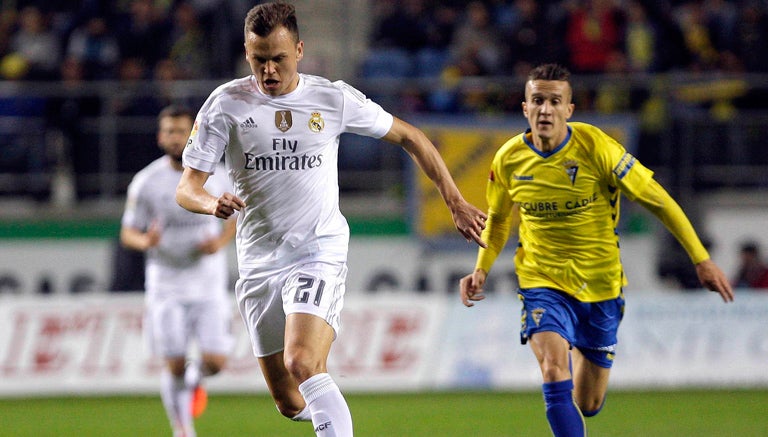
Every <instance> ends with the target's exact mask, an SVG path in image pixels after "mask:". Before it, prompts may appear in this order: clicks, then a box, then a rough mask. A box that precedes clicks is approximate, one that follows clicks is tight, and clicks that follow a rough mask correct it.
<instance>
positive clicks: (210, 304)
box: [120, 106, 236, 437]
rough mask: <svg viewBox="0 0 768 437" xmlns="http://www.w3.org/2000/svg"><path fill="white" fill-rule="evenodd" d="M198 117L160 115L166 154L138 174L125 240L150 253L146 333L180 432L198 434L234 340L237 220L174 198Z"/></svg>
mask: <svg viewBox="0 0 768 437" xmlns="http://www.w3.org/2000/svg"><path fill="white" fill-rule="evenodd" d="M193 120H194V113H193V112H191V111H190V110H188V109H186V108H183V107H178V106H168V107H166V108H164V109H163V110H162V111H161V112H160V114H159V116H158V124H159V126H158V132H157V142H158V145H159V146H160V148H161V149H162V150H163V152H165V155H164V156H162V157H161V158H158V159H157V160H155V161H153V162H152V163H150V164H149V165H148V166H146V167H145V168H144V169H142V170H141V171H139V172H138V173H137V174H136V175H135V176H134V178H133V180H132V182H131V184H130V185H129V187H128V198H127V201H126V207H125V212H124V214H123V218H122V227H121V230H120V241H121V242H122V244H123V245H125V246H126V247H128V248H131V249H134V250H139V251H142V252H146V267H145V268H146V282H145V288H146V294H145V318H144V323H145V326H144V332H145V335H146V337H147V340H148V341H149V344H150V347H151V350H152V352H153V354H156V355H158V356H161V357H162V358H163V359H164V360H165V364H166V365H165V367H164V368H163V371H162V374H161V392H160V393H161V398H162V401H163V406H164V407H165V410H166V413H167V414H168V418H169V420H170V422H171V427H172V428H173V435H174V437H195V429H194V418H195V417H197V416H199V415H200V414H201V413H202V411H203V410H204V409H205V406H206V403H207V394H206V392H205V390H204V388H203V387H202V385H201V379H202V378H203V377H204V376H209V375H214V374H216V373H218V372H219V371H221V369H222V368H223V367H224V365H225V364H226V361H227V356H228V354H229V353H230V350H231V347H232V342H233V340H232V338H231V333H230V327H231V322H232V306H231V305H232V304H231V300H230V299H231V298H230V296H229V294H228V293H227V287H228V283H229V281H228V269H227V254H226V251H225V250H223V249H224V248H225V247H226V246H227V244H229V242H230V241H232V239H233V238H234V235H235V223H236V222H235V220H234V219H229V220H221V219H219V218H216V217H213V216H204V215H200V214H194V213H191V212H189V211H187V210H185V209H183V208H181V207H180V206H179V205H178V204H177V203H176V202H175V200H174V197H175V192H176V186H177V184H178V183H179V180H180V179H181V175H182V165H181V156H182V152H183V150H184V146H185V144H186V141H187V138H188V137H189V134H190V132H191V131H192V124H193ZM229 187H230V185H229V181H228V180H227V177H226V174H225V171H224V169H223V168H222V169H221V171H219V172H217V173H215V175H212V176H211V177H210V178H209V179H208V181H207V183H206V189H208V190H210V191H211V192H215V193H224V192H226V191H229V190H230V188H229ZM193 345H196V346H197V350H198V352H199V353H198V354H196V356H195V357H192V354H191V352H192V346H193ZM191 358H199V359H191Z"/></svg>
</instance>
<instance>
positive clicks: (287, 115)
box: [275, 111, 293, 132]
mask: <svg viewBox="0 0 768 437" xmlns="http://www.w3.org/2000/svg"><path fill="white" fill-rule="evenodd" d="M291 126H293V115H292V114H291V111H275V127H276V128H278V129H280V132H285V131H287V130H288V129H290V128H291Z"/></svg>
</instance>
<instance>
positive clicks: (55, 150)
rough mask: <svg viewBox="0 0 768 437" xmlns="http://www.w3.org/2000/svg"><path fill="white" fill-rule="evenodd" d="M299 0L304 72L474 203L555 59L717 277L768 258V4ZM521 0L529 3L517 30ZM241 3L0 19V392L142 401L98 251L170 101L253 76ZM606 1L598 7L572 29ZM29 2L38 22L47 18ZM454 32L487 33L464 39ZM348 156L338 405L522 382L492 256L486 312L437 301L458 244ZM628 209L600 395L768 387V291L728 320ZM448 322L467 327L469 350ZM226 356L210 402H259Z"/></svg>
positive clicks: (242, 353)
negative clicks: (530, 73)
mask: <svg viewBox="0 0 768 437" xmlns="http://www.w3.org/2000/svg"><path fill="white" fill-rule="evenodd" d="M646 3H647V4H646ZM295 4H296V6H297V9H298V13H299V19H300V26H301V30H302V39H304V40H305V44H306V45H305V48H306V56H305V59H304V60H303V61H302V63H301V64H300V70H301V71H303V72H307V73H317V74H321V75H325V76H327V77H329V78H332V79H343V80H346V81H348V82H350V83H352V84H354V85H355V86H356V87H358V88H359V89H361V90H362V91H364V92H366V93H367V94H368V95H369V96H371V97H372V98H374V99H376V100H377V101H379V102H380V103H382V104H383V105H384V106H385V107H386V108H387V109H390V110H391V111H392V112H394V113H396V114H397V115H399V116H401V117H402V118H404V119H406V120H408V121H410V122H412V123H414V124H417V125H419V126H420V127H423V128H424V129H425V131H427V132H428V134H429V135H430V137H431V138H433V139H434V141H435V143H436V145H437V146H438V147H439V148H440V149H441V153H442V154H443V156H444V157H445V159H446V161H447V162H448V164H449V166H450V167H451V170H452V172H453V174H454V175H455V177H456V179H457V182H458V183H459V185H460V188H461V189H462V191H463V192H464V193H465V195H466V196H467V197H469V198H470V199H471V200H472V201H473V202H475V203H476V204H478V205H481V206H484V204H485V201H484V199H483V190H484V180H485V177H486V171H487V170H486V169H487V165H488V163H489V162H490V158H491V156H492V154H493V152H494V151H495V149H496V148H497V147H498V146H499V145H500V144H501V142H502V141H503V140H504V139H506V138H508V137H510V136H512V135H514V134H517V133H519V132H520V131H521V130H522V129H524V127H525V125H524V122H525V120H524V119H523V117H522V115H521V114H520V113H519V102H520V101H521V98H522V97H521V91H522V87H523V80H524V76H521V74H520V72H521V71H524V70H525V68H526V66H527V65H530V64H531V63H535V62H537V61H539V60H541V59H549V60H553V59H554V60H557V61H559V62H561V63H563V64H565V65H568V66H569V67H570V68H571V69H572V70H573V71H574V73H575V75H574V84H575V88H576V95H575V96H574V98H575V103H576V105H577V112H576V115H575V117H574V119H575V120H580V121H587V122H593V123H595V124H598V125H600V126H602V127H604V128H606V130H608V131H609V132H611V133H612V134H613V135H614V136H616V137H617V138H618V139H620V140H621V141H622V142H623V143H624V144H625V145H626V146H627V148H628V149H630V150H631V151H632V152H633V153H635V154H636V155H637V156H638V157H639V158H640V159H641V160H642V161H643V162H644V163H646V164H648V165H649V166H651V167H652V168H653V169H654V170H655V171H656V174H657V176H658V178H659V179H660V181H661V182H662V183H663V184H664V185H665V186H667V188H668V189H669V190H670V191H671V192H672V193H673V194H674V195H675V196H676V197H677V198H678V199H679V200H680V201H681V203H682V204H683V206H684V208H686V210H687V211H688V212H689V215H690V216H691V219H692V221H693V222H694V224H695V225H696V226H697V227H698V229H699V230H700V231H701V233H702V236H703V237H704V239H705V240H706V242H707V244H708V245H709V247H710V250H711V253H712V255H713V257H714V259H715V260H716V261H717V262H718V263H719V264H720V265H721V266H722V267H723V268H724V269H725V270H726V271H727V272H728V273H729V274H732V273H734V272H735V270H736V268H737V262H738V247H739V245H740V244H741V242H743V241H744V240H746V239H754V240H756V241H758V242H759V243H761V244H762V245H763V247H768V234H766V233H765V229H766V225H768V214H767V213H768V176H766V175H767V174H768V172H767V170H768V154H766V153H765V151H764V145H763V139H764V138H766V134H768V123H766V118H768V101H766V99H765V97H766V96H768V58H766V57H765V56H762V55H761V54H764V53H766V51H768V21H766V11H768V6H767V5H766V2H764V1H743V2H724V1H716V0H707V1H668V2H633V1H616V2H613V1H600V0H592V1H542V2H529V1H503V0H499V1H488V2H485V3H482V2H462V1H432V0H424V1H418V0H404V1H352V0H342V1H320V0H303V1H296V2H295ZM531 4H534V5H538V6H537V7H536V8H534V9H535V10H537V11H538V12H537V13H535V14H534V15H527V14H530V7H531ZM250 5H251V2H244V1H216V0H191V1H187V2H179V1H171V0H167V1H151V0H148V1H144V0H124V1H117V0H116V1H88V0H84V1H68V2H55V5H49V4H48V2H36V1H24V0H17V1H4V2H3V3H2V7H0V14H2V15H1V16H0V18H2V19H0V30H2V31H0V79H1V80H0V302H2V305H0V320H2V322H0V326H2V329H1V330H0V332H2V334H0V371H1V372H2V375H3V377H2V378H0V397H5V398H8V399H10V400H14V399H20V398H26V397H33V398H38V397H48V396H65V398H64V399H82V398H81V397H83V396H94V395H109V396H113V395H126V394H127V395H131V396H136V395H145V394H154V392H155V391H156V386H157V382H156V377H157V367H156V364H157V363H155V362H153V361H151V360H148V359H146V358H145V357H144V356H143V355H142V354H143V352H140V351H142V350H143V348H142V344H141V339H140V329H139V328H140V312H141V293H135V292H130V291H136V290H137V289H140V288H141V285H140V284H141V276H142V274H141V270H140V268H139V270H136V268H137V266H140V262H141V260H140V258H137V257H136V256H135V254H131V253H127V252H124V251H122V250H120V248H119V247H118V245H117V244H116V238H117V232H118V229H119V218H120V214H121V212H122V208H123V202H124V194H125V188H126V186H127V184H128V182H129V181H130V178H131V177H132V175H133V173H135V171H137V170H138V169H140V168H142V167H143V166H144V165H146V163H148V162H149V161H151V160H152V159H154V158H156V157H157V156H159V150H158V149H157V147H156V145H155V142H154V131H155V126H156V125H155V123H156V120H155V115H156V112H157V110H158V109H159V108H160V107H162V105H164V104H167V103H170V102H177V103H185V104H188V105H190V106H192V107H197V106H199V105H200V103H202V101H203V99H204V98H205V97H206V96H207V95H208V93H209V92H210V91H211V90H212V89H213V88H215V87H216V86H217V85H218V84H220V83H221V82H223V81H225V80H228V79H229V78H231V77H236V76H240V75H244V74H246V72H245V68H246V65H245V63H244V62H242V56H241V47H242V45H241V38H242V25H241V23H242V18H241V17H242V16H243V15H244V13H245V11H247V9H248V7H249V6H250ZM479 5H485V6H486V8H487V9H486V10H487V11H488V15H487V18H488V21H487V22H485V23H484V24H483V20H482V16H483V14H482V8H481V7H480V6H479ZM600 5H603V6H602V7H603V8H604V7H606V5H612V7H611V8H609V9H608V11H607V12H605V13H602V14H597V13H595V14H593V15H589V14H586V15H585V14H584V11H585V10H586V9H589V8H597V9H591V10H592V11H593V12H594V11H595V10H602V9H601V8H600V7H599V6H600ZM644 5H645V6H646V7H644V8H643V6H644ZM648 5H651V7H647V6H648ZM28 6H38V7H39V8H38V10H40V11H42V13H43V14H42V16H41V18H42V21H41V24H34V23H35V21H36V18H35V14H34V11H33V10H32V9H29V8H28ZM639 8H640V9H639ZM642 11H644V12H645V19H642V16H643V14H642V13H641V12H642ZM395 12H397V13H395ZM470 16H474V17H475V19H476V20H478V21H477V22H478V23H480V24H478V25H477V26H475V27H474V28H472V29H470V28H466V29H465V28H464V26H463V23H466V22H468V21H469V18H468V17H470ZM100 23H101V24H100ZM578 23H586V24H584V25H582V26H579V25H577V24H578ZM590 23H592V24H594V23H600V25H599V26H598V28H597V30H598V31H600V32H602V33H600V34H599V35H600V36H599V37H598V38H597V41H599V42H600V44H593V43H590V41H592V40H591V39H590V38H588V37H589V35H590V33H589V31H590V29H591V30H592V31H594V30H595V28H594V27H589V25H590ZM41 29H42V30H41ZM451 34H453V35H463V36H462V37H461V38H457V41H464V43H463V44H459V43H458V42H457V43H452V42H451V40H450V38H448V35H451ZM649 38H650V39H649ZM473 41H474V42H473ZM476 41H482V42H483V43H484V44H483V45H482V46H480V47H479V46H478V45H477V44H476ZM494 42H495V44H494ZM590 44H591V45H590ZM41 48H42V49H41ZM480 49H482V50H480ZM57 54H58V56H57ZM599 54H602V56H600V55H599ZM592 55H594V56H592ZM545 56H546V58H544V57H545ZM341 148H342V150H341V153H340V167H341V181H340V182H341V190H342V192H341V201H342V209H343V210H344V212H345V214H346V215H347V216H348V219H349V221H350V225H351V227H352V235H353V237H352V242H351V253H350V275H349V284H348V295H349V299H348V301H349V303H348V310H347V311H346V314H345V317H346V320H345V324H346V328H345V332H344V334H343V336H342V337H341V340H340V342H339V344H338V345H337V346H335V349H334V355H335V357H336V358H335V361H333V362H332V363H331V364H332V368H333V371H334V372H337V374H338V375H339V376H340V378H342V385H344V389H345V391H350V392H361V393H383V392H392V391H395V392H400V391H403V392H407V393H414V394H415V393H421V392H427V393H429V392H434V391H444V390H459V391H463V390H479V391H481V392H484V393H485V392H500V393H504V392H510V391H511V392H517V391H520V392H525V391H528V390H531V389H535V388H536V381H537V379H538V376H537V374H536V373H535V372H536V369H535V363H534V362H533V361H532V357H531V354H530V352H529V351H528V350H527V349H525V348H522V347H520V346H518V345H517V342H516V341H515V338H516V335H517V329H516V326H515V320H516V319H517V316H516V314H517V311H518V310H519V309H518V306H517V303H516V302H515V300H514V296H513V290H514V286H515V281H514V271H513V269H512V267H511V263H510V261H509V260H508V258H509V257H507V259H506V260H505V261H502V262H500V263H499V264H498V266H497V267H496V269H495V272H494V276H493V279H494V280H493V283H492V284H490V287H491V289H492V292H491V297H490V298H489V299H490V302H488V305H485V306H484V307H478V308H475V309H474V310H472V311H467V310H465V309H463V308H461V307H460V305H459V304H458V299H457V298H456V286H455V284H456V281H457V278H458V277H459V276H461V275H463V274H464V272H465V271H466V269H467V268H469V267H470V266H471V265H472V264H473V262H474V261H473V260H474V250H473V249H472V248H471V247H468V246H467V245H466V244H464V242H463V241H461V239H460V238H456V235H454V233H453V232H454V231H453V230H452V229H451V225H450V221H449V220H447V219H448V217H447V213H446V211H445V210H444V207H443V206H442V205H441V203H440V201H439V199H437V198H436V196H435V193H434V190H432V189H431V187H430V186H429V184H427V183H425V181H424V180H423V179H422V178H421V177H420V176H419V173H418V172H416V171H414V169H413V168H412V167H411V166H410V164H409V160H408V159H407V158H406V157H404V155H403V154H402V153H401V152H400V151H399V150H397V149H396V148H394V147H391V146H388V145H383V144H379V143H378V142H377V141H373V140H370V139H364V138H358V137H353V136H349V137H346V136H345V137H344V138H343V139H342V146H341ZM623 208H624V209H623V210H622V215H623V217H622V227H621V229H620V232H621V233H622V235H623V242H622V248H623V249H624V250H623V258H624V261H625V264H626V267H627V274H628V277H629V279H630V285H629V287H628V289H627V294H628V302H629V305H630V306H629V309H628V314H627V320H626V323H625V325H624V326H623V328H622V338H621V342H622V348H623V349H621V350H620V354H621V355H620V356H621V358H620V360H619V362H618V363H617V367H616V372H615V374H614V382H615V384H614V386H613V387H614V390H635V389H642V390H650V389H654V390H679V389H683V388H696V389H705V390H712V391H714V390H721V389H727V388H731V389H742V388H745V387H755V386H757V387H766V386H768V379H767V378H768V376H766V372H765V363H766V362H768V344H766V340H765V334H766V329H765V320H766V316H767V315H768V301H767V300H766V296H768V293H761V292H760V291H751V290H739V294H738V300H737V302H736V304H734V305H731V306H729V307H727V308H726V307H721V306H720V303H719V301H718V300H717V299H716V297H715V296H712V295H708V294H706V293H704V292H703V291H701V290H700V289H699V288H698V287H697V286H696V285H695V284H693V285H691V278H692V277H691V275H692V273H693V272H692V269H691V267H690V266H689V265H688V261H687V258H686V257H685V254H684V253H683V252H682V250H681V248H680V247H679V245H677V243H676V242H674V241H673V240H670V238H669V236H668V235H667V234H666V232H665V231H664V230H663V229H662V228H660V227H659V226H658V224H657V223H656V222H655V221H654V220H653V219H651V218H650V217H649V216H648V215H647V214H646V213H645V212H644V211H642V210H640V209H638V208H636V207H635V206H633V205H631V204H630V203H629V202H625V203H624V206H623ZM233 262H234V259H233ZM233 272H234V265H233ZM137 284H139V285H137ZM126 291H128V292H126ZM236 322H237V321H236ZM463 326H473V327H477V328H476V331H473V332H472V334H471V335H469V336H467V334H466V333H465V332H464V331H462V330H461V329H460V328H461V327H463ZM737 326H738V328H736V327H737ZM233 327H234V328H235V329H238V328H239V324H237V323H236V324H235V325H234V326H233ZM734 331H737V332H738V334H735V333H734ZM239 339H240V342H239V347H238V350H237V351H236V355H235V358H234V360H233V364H232V366H231V367H230V371H229V372H227V373H226V374H225V375H222V376H221V377H218V378H217V380H216V381H212V384H211V389H212V391H214V392H219V393H221V394H224V393H246V394H247V393H263V391H264V387H263V383H262V382H261V380H260V379H259V378H260V375H258V370H257V369H256V368H255V366H254V364H255V363H254V362H253V360H252V359H251V357H250V356H249V351H248V348H247V339H246V338H245V337H243V336H242V333H241V336H240V337H239ZM662 392H663V391H662ZM714 393H717V392H716V391H714ZM760 393H762V394H760V395H759V396H758V397H757V401H756V402H759V403H761V404H762V405H767V406H768V395H766V394H765V392H760ZM158 408H159V405H158ZM764 428H768V425H766V426H765V427H764ZM624 435H630V434H624ZM677 435H685V433H677Z"/></svg>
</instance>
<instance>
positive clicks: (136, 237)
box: [120, 222, 160, 252]
mask: <svg viewBox="0 0 768 437" xmlns="http://www.w3.org/2000/svg"><path fill="white" fill-rule="evenodd" d="M120 243H121V244H122V245H123V246H125V247H127V248H128V249H133V250H137V251H139V252H146V251H147V250H149V249H151V248H153V247H155V246H157V245H158V244H159V243H160V226H159V225H158V223H157V222H152V224H151V225H150V226H149V229H147V231H146V232H144V231H142V230H141V229H137V228H134V227H132V226H125V225H123V226H122V227H121V228H120Z"/></svg>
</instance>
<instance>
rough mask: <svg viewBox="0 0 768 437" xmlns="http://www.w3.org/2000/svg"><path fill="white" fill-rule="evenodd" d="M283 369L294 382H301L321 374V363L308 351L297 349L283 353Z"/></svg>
mask: <svg viewBox="0 0 768 437" xmlns="http://www.w3.org/2000/svg"><path fill="white" fill-rule="evenodd" d="M283 358H284V360H285V368H286V369H287V370H288V372H289V373H290V374H291V376H293V377H294V378H295V379H296V381H299V382H302V381H306V380H307V379H309V378H310V377H311V376H313V375H316V374H318V373H323V372H324V370H323V363H322V362H321V361H320V360H318V359H317V358H315V357H314V356H312V354H311V353H309V352H308V351H306V350H304V349H301V348H298V349H296V350H292V351H288V350H286V351H285V355H284V357H283Z"/></svg>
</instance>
